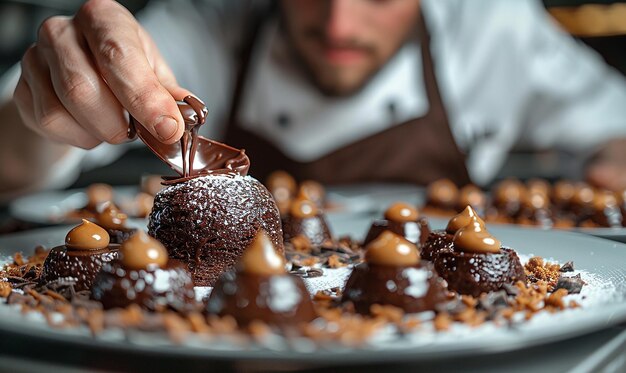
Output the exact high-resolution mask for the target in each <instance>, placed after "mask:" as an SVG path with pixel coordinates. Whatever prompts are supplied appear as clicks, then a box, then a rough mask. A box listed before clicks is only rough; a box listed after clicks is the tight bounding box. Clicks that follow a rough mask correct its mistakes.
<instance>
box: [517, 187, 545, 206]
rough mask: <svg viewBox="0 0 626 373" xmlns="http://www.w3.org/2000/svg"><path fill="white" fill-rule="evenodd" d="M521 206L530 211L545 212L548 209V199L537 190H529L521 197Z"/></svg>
mask: <svg viewBox="0 0 626 373" xmlns="http://www.w3.org/2000/svg"><path fill="white" fill-rule="evenodd" d="M522 205H523V206H524V207H525V208H527V209H529V210H531V211H535V210H546V209H548V208H549V207H550V197H548V194H546V193H544V192H543V191H541V190H539V189H535V190H529V191H528V193H526V194H524V196H523V197H522Z"/></svg>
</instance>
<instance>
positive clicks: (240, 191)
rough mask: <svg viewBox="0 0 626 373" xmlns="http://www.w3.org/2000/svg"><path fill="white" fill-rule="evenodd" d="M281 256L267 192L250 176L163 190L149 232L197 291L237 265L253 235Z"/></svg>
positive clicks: (280, 237) (278, 231) (195, 180)
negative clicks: (190, 278)
mask: <svg viewBox="0 0 626 373" xmlns="http://www.w3.org/2000/svg"><path fill="white" fill-rule="evenodd" d="M260 229H263V230H264V231H265V232H267V234H268V236H269V237H270V239H271V241H272V243H273V244H274V245H275V247H276V249H277V250H278V251H279V252H280V253H282V252H283V250H284V249H283V235H282V230H281V221H280V216H279V213H278V209H277V207H276V204H275V203H274V200H273V199H272V196H271V195H270V193H269V192H268V191H267V189H266V188H265V187H264V186H263V185H262V184H261V183H260V182H258V181H257V180H256V179H254V178H252V177H249V176H238V175H237V176H235V175H233V176H231V175H227V176H223V175H215V176H201V177H196V178H193V179H191V180H186V181H183V182H180V183H177V184H174V185H171V186H168V187H166V188H164V189H163V190H161V191H160V192H159V193H158V194H157V195H156V197H155V200H154V207H153V209H152V213H151V214H150V220H149V223H148V232H149V234H150V235H151V236H153V237H155V238H156V239H157V240H159V241H161V242H162V243H163V244H164V245H165V247H166V248H167V250H168V252H169V255H170V257H171V258H173V259H178V260H180V261H182V262H183V263H186V264H187V265H188V266H189V269H190V270H191V272H192V274H193V278H194V282H195V283H196V285H197V286H212V285H213V284H214V283H215V281H216V280H217V278H218V277H219V276H220V275H221V274H222V273H223V272H225V271H227V270H229V269H230V268H231V267H232V266H233V265H234V264H235V262H236V261H237V260H238V259H239V257H240V256H241V254H242V253H243V250H244V249H245V248H246V247H247V246H248V245H249V244H250V242H251V241H252V239H253V238H254V237H255V235H256V234H257V232H258V231H259V230H260Z"/></svg>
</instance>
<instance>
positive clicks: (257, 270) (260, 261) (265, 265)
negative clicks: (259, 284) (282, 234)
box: [237, 230, 286, 276]
mask: <svg viewBox="0 0 626 373" xmlns="http://www.w3.org/2000/svg"><path fill="white" fill-rule="evenodd" d="M237 270H238V271H239V272H242V273H247V274H254V275H259V276H273V275H283V274H285V273H286V270H285V258H284V257H283V256H282V255H280V254H279V253H278V252H277V251H276V248H275V247H274V244H272V240H270V238H269V237H268V235H267V233H265V231H263V230H259V231H258V233H257V234H256V236H255V237H254V239H253V240H252V242H250V245H249V246H248V247H247V248H246V250H245V251H244V252H243V255H242V256H241V258H240V259H239V262H237Z"/></svg>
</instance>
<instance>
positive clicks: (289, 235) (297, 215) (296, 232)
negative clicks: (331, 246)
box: [282, 198, 332, 246]
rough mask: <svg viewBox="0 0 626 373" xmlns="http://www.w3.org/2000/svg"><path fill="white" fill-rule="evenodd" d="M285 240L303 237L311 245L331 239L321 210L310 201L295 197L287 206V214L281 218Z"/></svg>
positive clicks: (317, 244)
mask: <svg viewBox="0 0 626 373" xmlns="http://www.w3.org/2000/svg"><path fill="white" fill-rule="evenodd" d="M282 222H283V223H282V224H283V237H284V240H285V242H288V241H291V240H292V239H294V238H295V237H299V236H301V237H305V238H306V239H307V240H308V241H309V243H310V244H311V245H313V246H320V245H322V244H323V243H324V242H325V241H330V240H332V235H331V233H330V228H329V227H328V223H327V222H326V218H325V217H324V214H323V212H322V211H321V210H320V209H319V207H318V206H317V205H316V204H315V203H314V202H312V201H310V200H307V199H299V198H298V199H295V200H293V202H292V203H291V206H290V208H289V214H287V216H285V217H284V218H283V220H282Z"/></svg>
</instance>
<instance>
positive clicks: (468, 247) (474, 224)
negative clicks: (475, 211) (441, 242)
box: [453, 217, 501, 254]
mask: <svg viewBox="0 0 626 373" xmlns="http://www.w3.org/2000/svg"><path fill="white" fill-rule="evenodd" d="M478 219H479V218H478V217H474V218H472V220H471V222H470V224H468V225H466V226H465V227H463V228H461V229H459V230H458V232H456V234H455V235H454V240H453V242H454V247H455V248H456V249H459V250H461V251H465V252H470V253H478V254H482V253H498V252H500V245H501V242H500V241H499V240H498V239H496V238H495V237H494V236H492V235H491V234H490V233H489V232H487V229H486V228H485V226H484V224H481V222H480V221H479V220H478Z"/></svg>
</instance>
